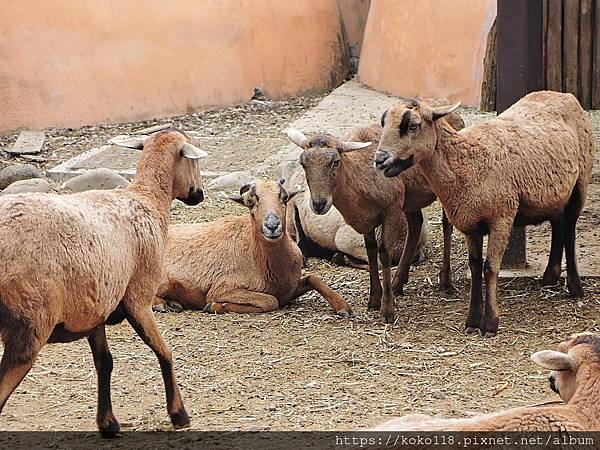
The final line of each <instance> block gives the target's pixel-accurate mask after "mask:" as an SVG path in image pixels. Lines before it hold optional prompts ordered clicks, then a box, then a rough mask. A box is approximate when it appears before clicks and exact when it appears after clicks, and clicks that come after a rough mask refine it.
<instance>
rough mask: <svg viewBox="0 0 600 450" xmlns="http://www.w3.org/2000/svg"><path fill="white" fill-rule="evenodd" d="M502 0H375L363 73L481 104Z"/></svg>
mask: <svg viewBox="0 0 600 450" xmlns="http://www.w3.org/2000/svg"><path fill="white" fill-rule="evenodd" d="M495 16H496V0H452V1H442V0H421V1H414V0H372V1H371V9H370V11H369V17H368V20H367V25H366V28H365V36H364V40H363V45H362V51H361V58H360V66H359V71H358V75H359V79H360V81H361V82H362V83H364V84H366V85H367V86H370V87H372V88H374V89H377V90H381V91H385V92H390V93H393V94H396V95H404V96H411V97H436V98H447V99H448V100H450V101H455V100H460V101H462V102H463V104H466V105H471V106H478V104H479V98H480V96H481V82H482V79H483V57H484V55H485V46H486V39H487V35H488V32H489V30H490V28H491V26H492V23H493V21H494V18H495Z"/></svg>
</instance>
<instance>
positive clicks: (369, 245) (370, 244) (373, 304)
mask: <svg viewBox="0 0 600 450" xmlns="http://www.w3.org/2000/svg"><path fill="white" fill-rule="evenodd" d="M363 236H364V239H365V248H366V249H367V259H368V260H369V303H368V304H367V309H368V310H369V311H379V309H380V308H381V294H382V291H381V283H380V282H379V259H378V256H377V238H376V236H375V230H372V231H371V232H369V233H367V234H365V235H363Z"/></svg>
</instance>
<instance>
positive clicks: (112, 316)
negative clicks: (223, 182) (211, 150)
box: [0, 131, 206, 437]
mask: <svg viewBox="0 0 600 450" xmlns="http://www.w3.org/2000/svg"><path fill="white" fill-rule="evenodd" d="M123 143H125V144H128V145H135V146H137V147H142V146H143V147H144V150H143V152H142V154H141V156H140V159H139V161H138V165H137V175H136V176H135V178H134V180H133V182H132V183H131V184H130V185H129V186H128V187H127V188H125V189H123V190H115V191H88V192H84V193H79V194H71V195H54V194H19V195H8V196H6V197H2V198H1V199H0V242H1V243H2V245H1V246H0V336H1V337H2V342H3V343H4V354H3V355H2V360H1V361H0V412H1V411H2V409H3V408H4V405H5V404H6V401H7V399H8V397H9V396H10V395H11V394H12V392H13V391H14V390H15V389H16V387H17V386H18V385H19V383H20V382H21V380H22V379H23V378H24V377H25V375H26V374H27V372H29V370H30V369H31V367H32V366H33V363H34V361H35V359H36V356H37V355H38V352H39V351H40V349H41V348H42V347H43V346H44V345H45V344H46V343H55V342H71V341H74V340H77V339H80V338H82V337H87V339H88V342H89V345H90V348H91V350H92V354H93V356H94V364H95V366H96V370H97V372H98V413H97V424H98V428H99V430H100V433H101V434H102V435H103V436H105V437H111V436H114V435H115V434H116V433H117V432H118V431H119V423H118V422H117V419H116V418H115V416H114V415H113V412H112V405H111V396H110V376H111V372H112V366H113V361H112V355H111V353H110V350H109V347H108V343H107V341H106V334H105V325H106V324H109V325H110V324H114V323H118V322H121V321H122V320H123V319H127V321H128V322H129V323H130V324H131V326H132V327H133V328H134V329H135V331H136V332H137V333H138V335H139V336H140V337H141V338H142V340H143V341H144V342H145V343H146V345H148V346H149V347H150V348H151V349H152V350H153V351H154V353H155V354H156V356H157V357H158V360H159V363H160V368H161V371H162V375H163V380H164V384H165V390H166V396H167V410H168V412H169V415H170V416H171V421H172V423H173V426H174V427H175V428H182V427H185V426H187V425H188V424H189V418H188V415H187V412H186V411H185V408H184V406H183V402H182V400H181V395H180V393H179V388H178V387H177V382H176V378H175V371H174V368H173V359H172V356H171V350H170V349H169V346H168V344H167V343H166V342H165V341H164V339H163V338H162V336H161V335H160V332H159V330H158V327H157V326H156V322H155V321H154V317H153V314H152V301H153V299H154V295H155V293H156V289H157V287H158V284H159V282H160V276H161V273H162V259H163V250H164V241H165V239H166V236H167V228H168V225H169V211H170V205H171V201H172V200H173V199H174V198H178V199H180V200H182V201H183V202H185V203H187V204H189V205H195V204H198V203H199V202H201V201H202V200H203V191H202V179H201V177H200V167H199V163H198V161H197V160H198V159H199V158H203V157H204V156H206V152H204V151H202V150H200V149H197V148H196V147H194V146H193V145H191V144H190V143H189V142H188V140H187V139H186V137H185V136H184V135H183V134H181V133H179V132H175V131H164V132H160V133H157V134H155V135H152V136H150V137H149V138H147V139H145V140H144V139H142V138H140V139H133V140H127V141H124V142H123Z"/></svg>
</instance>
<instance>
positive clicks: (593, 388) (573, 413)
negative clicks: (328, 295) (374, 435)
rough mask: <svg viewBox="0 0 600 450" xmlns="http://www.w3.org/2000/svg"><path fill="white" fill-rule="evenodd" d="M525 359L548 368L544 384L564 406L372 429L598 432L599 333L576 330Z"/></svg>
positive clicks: (412, 419)
mask: <svg viewBox="0 0 600 450" xmlns="http://www.w3.org/2000/svg"><path fill="white" fill-rule="evenodd" d="M531 360H532V361H533V362H534V363H536V364H537V365H539V366H541V367H543V368H544V369H549V370H551V372H550V376H549V381H550V388H551V389H552V390H553V391H554V392H556V393H557V394H558V395H560V397H561V398H562V399H563V400H564V402H565V404H564V405H557V406H541V407H536V406H529V407H522V408H513V409H509V410H506V411H501V412H497V413H492V414H484V415H479V416H475V417H470V418H467V419H437V418H434V417H430V416H427V415H424V414H411V415H409V416H404V417H400V418H397V419H392V420H389V421H387V422H385V423H383V424H381V425H379V426H378V427H376V428H375V429H374V431H470V432H473V431H554V432H557V431H560V432H569V431H599V430H600V403H599V402H600V386H599V384H598V379H599V378H600V336H597V335H593V334H589V333H581V334H576V335H574V336H571V337H570V338H569V339H567V340H566V341H564V342H562V343H561V344H560V345H559V347H558V351H554V350H543V351H540V352H537V353H534V354H533V355H531Z"/></svg>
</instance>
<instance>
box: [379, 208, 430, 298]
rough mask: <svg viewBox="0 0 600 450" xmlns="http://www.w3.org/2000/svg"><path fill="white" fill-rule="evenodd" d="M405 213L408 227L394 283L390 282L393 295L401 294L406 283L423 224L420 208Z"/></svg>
mask: <svg viewBox="0 0 600 450" xmlns="http://www.w3.org/2000/svg"><path fill="white" fill-rule="evenodd" d="M405 214H406V223H407V228H408V229H407V230H406V240H405V241H404V250H403V251H402V257H401V258H400V263H399V264H398V268H397V269H396V275H395V276H394V283H393V284H392V288H393V293H394V295H402V294H403V293H404V285H405V284H406V283H408V271H409V270H410V266H411V264H412V263H413V261H414V260H415V254H416V253H417V247H418V245H419V236H420V234H421V227H422V226H423V213H422V212H421V210H419V211H412V212H407V213H405ZM384 228H385V224H384ZM383 241H384V242H385V241H388V240H387V239H386V238H384V239H383ZM390 248H391V247H390Z"/></svg>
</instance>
